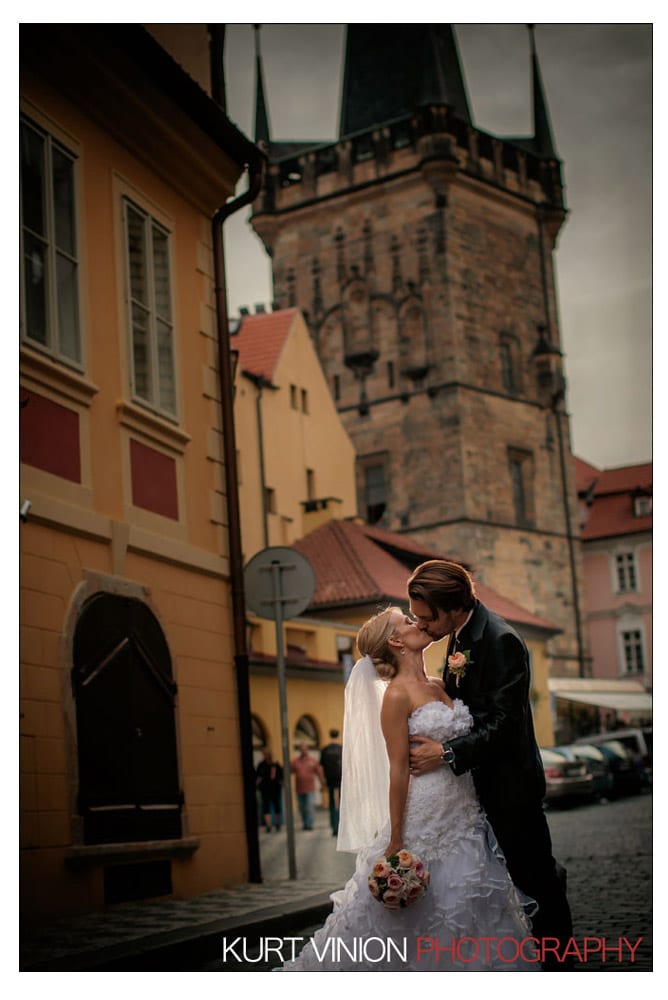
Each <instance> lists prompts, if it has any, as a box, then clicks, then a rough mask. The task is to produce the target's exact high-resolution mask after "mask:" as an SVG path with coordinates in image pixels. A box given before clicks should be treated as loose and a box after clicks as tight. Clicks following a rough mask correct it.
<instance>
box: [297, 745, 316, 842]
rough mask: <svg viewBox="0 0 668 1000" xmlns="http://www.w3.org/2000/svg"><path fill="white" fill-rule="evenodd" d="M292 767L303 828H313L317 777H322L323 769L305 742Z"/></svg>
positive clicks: (300, 747)
mask: <svg viewBox="0 0 668 1000" xmlns="http://www.w3.org/2000/svg"><path fill="white" fill-rule="evenodd" d="M290 769H291V771H292V773H293V774H294V775H295V778H296V781H295V784H296V791H297V802H298V803H299V814H300V816H301V818H302V829H304V830H312V829H313V826H314V823H315V793H316V788H317V785H316V778H321V777H322V771H321V770H320V764H319V763H318V761H317V760H316V759H315V758H314V757H311V755H310V753H309V752H308V747H307V746H306V744H305V743H301V744H300V746H299V756H298V757H295V758H294V760H293V761H292V763H291V764H290Z"/></svg>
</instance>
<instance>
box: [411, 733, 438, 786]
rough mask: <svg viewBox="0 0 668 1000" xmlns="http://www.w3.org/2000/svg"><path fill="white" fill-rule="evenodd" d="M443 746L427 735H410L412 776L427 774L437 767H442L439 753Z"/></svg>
mask: <svg viewBox="0 0 668 1000" xmlns="http://www.w3.org/2000/svg"><path fill="white" fill-rule="evenodd" d="M442 753H443V747H442V746H441V744H440V743H438V742H437V741H436V740H432V739H431V738H430V737H429V736H411V743H410V769H411V774H412V775H413V776H414V777H419V775H421V774H428V773H429V771H435V770H436V768H437V767H442V766H443V762H442V760H441V754H442Z"/></svg>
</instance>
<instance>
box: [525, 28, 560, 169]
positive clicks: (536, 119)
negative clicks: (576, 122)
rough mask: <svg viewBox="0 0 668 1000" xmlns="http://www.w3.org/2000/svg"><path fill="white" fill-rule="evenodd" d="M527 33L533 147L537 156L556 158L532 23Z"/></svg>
mask: <svg viewBox="0 0 668 1000" xmlns="http://www.w3.org/2000/svg"><path fill="white" fill-rule="evenodd" d="M529 35H530V37H531V75H532V85H533V149H534V152H535V153H538V155H539V156H544V157H545V158H546V159H551V160H556V159H558V155H557V151H556V148H555V145H554V139H553V138H552V127H551V125H550V116H549V113H548V110H547V101H546V100H545V92H544V90H543V80H542V77H541V75H540V66H539V65H538V56H537V54H536V40H535V38H534V26H533V24H530V25H529Z"/></svg>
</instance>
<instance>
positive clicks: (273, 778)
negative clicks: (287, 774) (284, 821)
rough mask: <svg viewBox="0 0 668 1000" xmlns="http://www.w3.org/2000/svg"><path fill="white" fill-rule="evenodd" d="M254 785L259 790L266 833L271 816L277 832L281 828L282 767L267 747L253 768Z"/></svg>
mask: <svg viewBox="0 0 668 1000" xmlns="http://www.w3.org/2000/svg"><path fill="white" fill-rule="evenodd" d="M255 785H256V787H257V788H258V790H259V792H260V798H261V799H262V817H263V820H264V826H265V829H266V831H267V833H271V821H272V818H273V821H274V829H275V830H276V832H278V831H279V830H280V829H281V817H282V808H283V806H282V802H281V797H282V795H281V793H282V791H283V768H282V767H281V765H280V764H279V763H278V761H276V760H274V757H273V754H272V752H271V749H270V748H269V747H265V748H264V750H263V751H262V760H261V761H260V763H259V764H258V766H257V768H256V769H255Z"/></svg>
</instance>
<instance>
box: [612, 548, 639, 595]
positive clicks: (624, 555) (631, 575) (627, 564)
mask: <svg viewBox="0 0 668 1000" xmlns="http://www.w3.org/2000/svg"><path fill="white" fill-rule="evenodd" d="M615 583H616V589H617V593H618V594H630V593H634V592H635V591H637V589H638V574H637V573H636V560H635V555H634V553H633V552H631V551H627V552H618V553H617V554H616V556H615Z"/></svg>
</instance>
